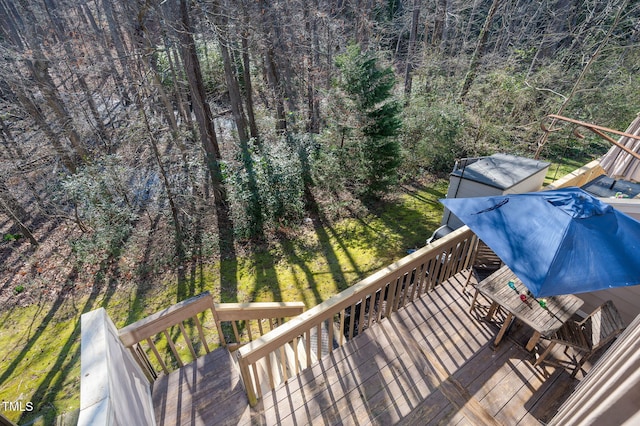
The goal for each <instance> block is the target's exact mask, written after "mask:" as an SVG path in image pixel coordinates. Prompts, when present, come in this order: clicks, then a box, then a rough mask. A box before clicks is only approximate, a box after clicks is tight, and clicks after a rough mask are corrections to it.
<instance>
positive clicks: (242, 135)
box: [214, 1, 249, 145]
mask: <svg viewBox="0 0 640 426" xmlns="http://www.w3.org/2000/svg"><path fill="white" fill-rule="evenodd" d="M214 14H215V20H216V26H217V27H218V31H219V33H220V36H221V37H219V38H218V45H219V47H220V54H221V55H222V64H223V67H224V78H225V81H226V82H227V90H228V91H229V101H230V102H231V113H232V114H233V119H234V121H235V123H236V130H237V131H238V138H239V139H240V144H241V145H246V144H247V142H249V135H248V133H247V120H246V119H245V116H244V110H243V108H242V98H241V97H240V84H238V77H237V76H236V73H235V72H234V66H233V62H232V60H231V55H230V53H229V46H231V45H232V43H231V37H230V35H229V22H228V19H227V17H226V15H225V12H224V11H223V10H222V8H221V7H220V4H219V3H218V2H217V1H216V2H214Z"/></svg>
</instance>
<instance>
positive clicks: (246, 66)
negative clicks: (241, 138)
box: [241, 30, 260, 140]
mask: <svg viewBox="0 0 640 426" xmlns="http://www.w3.org/2000/svg"><path fill="white" fill-rule="evenodd" d="M241 37H242V76H243V79H244V92H245V93H244V99H245V106H246V108H247V119H248V121H249V132H250V134H251V137H252V138H254V139H256V140H259V136H260V134H259V132H258V125H257V124H256V115H255V113H254V112H253V84H252V82H251V61H250V58H249V40H248V37H249V35H248V31H247V30H243V31H242V35H241Z"/></svg>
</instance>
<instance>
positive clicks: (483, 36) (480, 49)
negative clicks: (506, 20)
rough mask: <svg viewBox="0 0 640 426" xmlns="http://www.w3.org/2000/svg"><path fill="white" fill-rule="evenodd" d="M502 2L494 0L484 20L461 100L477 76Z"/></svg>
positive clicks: (461, 93)
mask: <svg viewBox="0 0 640 426" xmlns="http://www.w3.org/2000/svg"><path fill="white" fill-rule="evenodd" d="M500 2H501V0H493V2H492V3H491V7H490V8H489V12H487V17H486V18H485V20H484V25H483V26H482V30H481V31H480V35H479V36H478V43H477V44H476V50H475V51H474V52H473V56H472V57H471V62H470V63H469V70H468V71H467V75H466V76H465V78H464V83H463V84H462V90H461V91H460V95H459V98H460V100H463V99H464V98H465V97H466V96H467V93H468V92H469V88H471V84H472V83H473V80H475V78H476V72H477V71H478V66H479V65H480V60H481V59H482V55H483V54H484V48H485V46H486V44H487V38H488V37H489V29H490V28H491V23H492V21H493V16H494V15H495V13H496V10H497V9H498V6H499V5H500Z"/></svg>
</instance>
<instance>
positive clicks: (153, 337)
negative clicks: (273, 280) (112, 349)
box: [118, 292, 304, 381]
mask: <svg viewBox="0 0 640 426" xmlns="http://www.w3.org/2000/svg"><path fill="white" fill-rule="evenodd" d="M209 312H210V317H209V318H212V319H213V322H214V323H215V328H216V330H217V332H216V333H215V334H217V337H218V338H217V339H214V338H212V337H211V336H209V338H208V339H207V334H209V333H205V327H204V326H203V322H204V321H203V320H202V318H204V317H205V314H207V313H209ZM302 312H304V303H302V302H265V303H213V298H212V297H211V295H210V294H209V292H205V293H202V294H200V295H198V296H195V297H192V298H190V299H187V300H184V301H182V302H179V303H177V304H175V305H173V306H170V307H169V308H167V309H164V310H162V311H160V312H157V313H155V314H153V315H150V316H148V317H146V318H143V319H141V320H140V321H137V322H135V323H133V324H130V325H128V326H126V327H124V328H122V329H120V330H119V332H118V334H119V337H120V340H121V341H122V343H123V345H124V346H125V347H127V348H129V350H130V351H131V353H132V354H133V357H134V358H135V360H136V361H137V362H138V364H139V365H140V366H141V367H142V369H143V371H144V372H145V374H146V375H147V377H148V378H149V380H151V381H153V380H155V379H156V378H157V377H158V374H159V371H158V370H161V371H163V372H164V373H165V374H169V372H170V371H171V370H173V369H174V368H173V365H172V364H174V363H175V364H176V365H177V366H178V367H182V366H183V365H184V364H186V363H187V362H191V361H193V360H195V359H196V358H198V356H200V355H202V351H203V349H204V352H205V353H209V352H210V351H211V349H213V348H215V347H216V346H218V345H222V346H227V347H228V348H229V350H235V349H237V348H238V347H240V346H241V345H242V344H246V343H248V342H250V341H251V340H253V338H254V333H258V334H259V335H260V336H262V335H264V334H266V333H267V332H269V331H271V330H273V329H274V328H275V327H277V326H278V325H280V324H283V323H284V322H285V320H286V319H288V318H291V317H294V316H297V315H299V314H301V313H302ZM263 322H266V323H267V324H266V326H263V324H262V323H263ZM187 327H189V328H190V331H191V333H189V332H187ZM225 329H230V330H232V331H230V332H229V333H228V334H229V336H227V337H225ZM159 341H162V342H163V343H164V344H166V345H167V346H168V348H169V350H170V354H171V355H172V357H173V360H174V362H171V363H170V362H168V361H167V359H166V357H165V356H162V355H161V352H162V351H161V350H160V349H159V348H158V342H159ZM143 346H146V348H144V347H143ZM180 346H181V347H182V348H185V347H186V348H188V350H186V348H185V350H180ZM149 353H153V355H154V357H153V359H154V360H155V362H152V360H151V359H150V358H149V356H148V354H149ZM183 358H184V359H183ZM154 364H156V365H157V366H159V367H160V368H157V367H156V366H154Z"/></svg>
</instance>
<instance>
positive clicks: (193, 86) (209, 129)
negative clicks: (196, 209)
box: [178, 0, 226, 204]
mask: <svg viewBox="0 0 640 426" xmlns="http://www.w3.org/2000/svg"><path fill="white" fill-rule="evenodd" d="M178 33H179V37H180V41H181V43H180V44H181V49H182V61H183V65H184V70H185V73H186V74H187V79H188V81H189V88H190V92H191V104H192V106H193V110H194V112H195V115H196V120H197V122H198V129H199V131H200V142H201V143H202V147H203V148H204V152H205V156H206V162H207V168H208V170H209V173H210V177H211V183H212V186H213V190H214V193H215V200H216V204H224V203H225V200H226V191H225V188H224V185H223V183H222V172H221V170H220V164H219V162H218V161H219V160H220V158H221V156H220V148H219V147H218V140H217V138H216V132H215V129H214V127H213V117H212V114H211V109H210V107H209V104H208V103H207V100H206V99H205V91H204V84H203V83H202V72H201V70H200V62H199V61H198V55H197V52H196V45H195V41H194V40H193V34H192V32H191V23H190V20H189V8H188V5H187V0H180V28H179V31H178Z"/></svg>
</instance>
